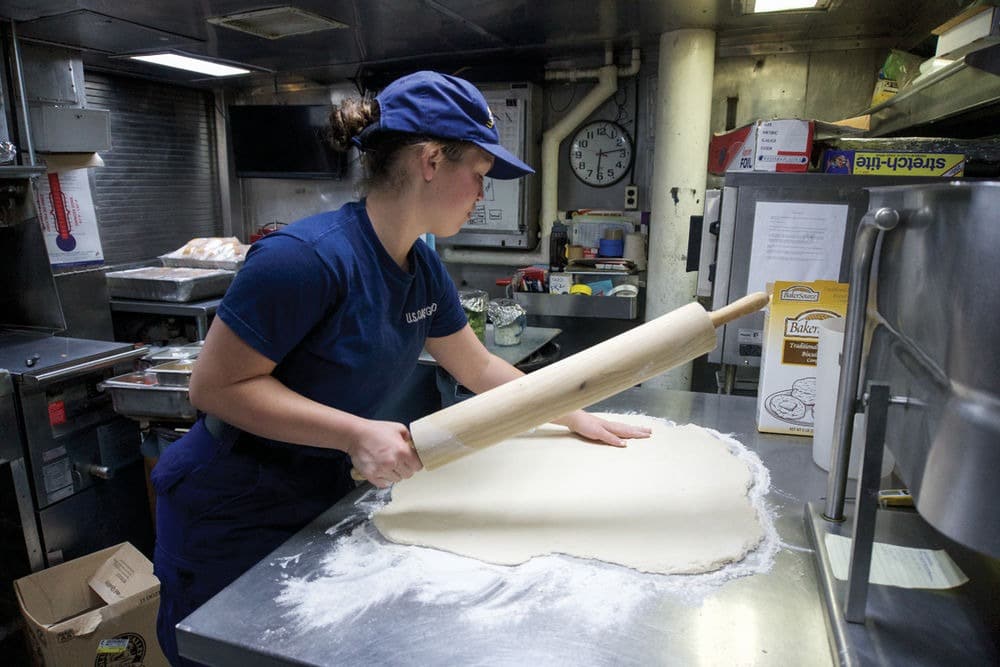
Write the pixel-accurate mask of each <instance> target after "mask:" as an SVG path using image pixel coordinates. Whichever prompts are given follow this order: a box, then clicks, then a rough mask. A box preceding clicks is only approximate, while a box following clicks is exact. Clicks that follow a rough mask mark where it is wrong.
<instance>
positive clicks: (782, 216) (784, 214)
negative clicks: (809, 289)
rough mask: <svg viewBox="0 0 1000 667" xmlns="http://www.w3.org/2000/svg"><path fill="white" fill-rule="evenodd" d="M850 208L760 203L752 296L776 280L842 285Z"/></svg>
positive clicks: (756, 216)
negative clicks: (827, 282)
mask: <svg viewBox="0 0 1000 667" xmlns="http://www.w3.org/2000/svg"><path fill="white" fill-rule="evenodd" d="M846 231H847V205H846V204H811V203H807V202H757V207H756V209H755V210H754V222H753V245H752V247H751V249H750V276H749V278H748V280H747V294H750V293H752V292H766V291H767V283H769V282H774V281H775V280H792V281H800V280H801V281H803V282H808V281H813V280H838V279H839V278H840V258H841V255H842V254H843V251H844V234H845V232H846Z"/></svg>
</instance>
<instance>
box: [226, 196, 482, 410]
mask: <svg viewBox="0 0 1000 667" xmlns="http://www.w3.org/2000/svg"><path fill="white" fill-rule="evenodd" d="M217 316H218V317H221V318H222V320H223V321H224V322H225V323H226V324H227V325H228V326H229V328H230V329H232V330H233V331H234V332H235V333H236V335H237V336H239V337H240V338H241V339H242V340H243V341H244V342H246V343H247V344H248V345H250V346H251V347H253V348H254V349H255V350H257V351H258V352H260V353H261V354H263V355H264V356H266V357H267V358H268V359H270V360H272V361H274V362H275V363H276V364H277V366H276V367H275V369H274V371H273V375H274V376H275V377H276V378H277V379H279V380H280V381H281V382H282V383H284V384H285V385H286V386H288V387H289V388H290V389H292V390H294V391H296V392H298V393H300V394H302V395H304V396H306V397H308V398H311V399H313V400H315V401H318V402H320V403H323V404H325V405H329V406H332V407H335V408H338V409H340V410H344V411H346V412H350V413H352V414H356V415H358V416H361V417H365V418H371V417H372V416H373V415H374V414H375V413H376V411H377V410H378V407H379V404H380V402H381V401H382V400H383V399H384V398H385V397H386V395H388V394H389V392H390V390H392V389H393V388H395V387H398V386H399V384H400V383H401V382H402V380H403V379H405V378H406V377H407V376H408V375H409V374H410V372H411V371H412V370H413V369H414V367H415V365H416V363H417V358H418V357H419V355H420V351H421V350H422V349H423V345H424V342H425V340H426V339H427V338H428V337H440V336H447V335H450V334H453V333H455V332H456V331H458V330H460V329H461V328H462V327H464V326H465V324H466V317H465V312H464V311H463V310H462V305H461V303H460V302H459V299H458V293H457V291H456V289H455V285H454V283H453V282H452V280H451V277H450V276H449V275H448V273H447V271H446V270H445V267H444V265H443V264H442V262H441V260H440V258H439V257H438V256H437V254H436V253H435V252H434V251H432V250H431V249H430V248H428V247H427V245H426V244H424V242H423V241H421V240H417V242H416V243H415V244H414V245H413V248H412V249H411V250H410V253H409V271H405V270H403V269H402V268H401V267H400V266H399V265H398V264H396V262H395V261H394V260H393V259H392V257H390V256H389V253H388V252H387V251H386V250H385V248H384V247H383V246H382V243H381V242H380V241H379V239H378V237H377V236H376V235H375V230H374V228H373V227H372V224H371V220H369V218H368V214H367V212H366V211H365V207H364V202H353V203H350V204H346V205H345V206H343V207H341V208H340V209H338V210H336V211H330V212H327V213H321V214H319V215H315V216H312V217H309V218H305V219H304V220H300V221H298V222H296V223H294V224H291V225H289V226H287V227H284V228H282V229H281V230H279V231H277V232H273V233H271V234H268V235H267V236H265V237H264V238H262V239H261V240H259V241H257V242H256V243H255V244H254V245H253V247H252V248H251V249H250V251H249V252H248V253H247V258H246V263H245V264H244V266H243V268H242V269H241V270H240V271H239V273H237V274H236V278H235V280H234V281H233V284H232V285H231V286H230V288H229V290H228V291H227V292H226V295H225V297H224V298H223V300H222V303H221V304H220V306H219V309H218V312H217Z"/></svg>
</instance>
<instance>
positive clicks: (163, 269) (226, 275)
mask: <svg viewBox="0 0 1000 667" xmlns="http://www.w3.org/2000/svg"><path fill="white" fill-rule="evenodd" d="M105 275H106V276H107V281H108V293H109V294H110V295H111V296H113V297H118V298H122V299H143V300H147V301H174V302H185V301H195V300H198V299H207V298H209V297H213V296H219V295H221V294H225V292H226V289H227V288H228V287H229V283H231V282H232V281H233V276H235V275H236V274H235V273H234V272H233V271H223V270H221V269H191V268H184V267H169V266H149V267H145V268H140V269H128V270H126V271H110V272H108V273H107V274H105Z"/></svg>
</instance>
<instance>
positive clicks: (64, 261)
mask: <svg viewBox="0 0 1000 667" xmlns="http://www.w3.org/2000/svg"><path fill="white" fill-rule="evenodd" d="M35 207H36V209H37V210H38V220H39V222H40V224H41V226H42V233H43V235H44V236H45V248H46V249H47V250H48V252H49V262H50V263H51V264H52V265H53V266H66V265H83V264H100V263H101V262H103V261H104V251H103V250H102V249H101V236H100V233H99V232H98V229H97V213H96V212H95V211H94V200H93V197H92V196H91V194H90V179H89V178H88V174H87V170H86V169H68V170H65V171H51V172H49V173H48V174H46V175H45V176H44V177H42V178H38V179H35Z"/></svg>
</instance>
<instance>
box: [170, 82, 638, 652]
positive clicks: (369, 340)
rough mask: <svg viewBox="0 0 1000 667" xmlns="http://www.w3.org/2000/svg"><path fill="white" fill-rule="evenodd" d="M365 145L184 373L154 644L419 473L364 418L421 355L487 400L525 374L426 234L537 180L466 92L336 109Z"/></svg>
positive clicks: (394, 441) (382, 99) (412, 86)
mask: <svg viewBox="0 0 1000 667" xmlns="http://www.w3.org/2000/svg"><path fill="white" fill-rule="evenodd" d="M330 140H331V143H332V144H334V145H335V147H337V148H339V149H341V150H347V149H348V148H350V147H351V145H352V144H353V145H356V146H358V147H360V148H361V150H362V155H363V161H364V163H365V165H366V167H367V170H368V182H367V191H368V194H367V197H366V198H365V199H362V200H361V201H359V202H353V203H350V204H347V205H345V206H343V207H342V208H340V209H339V210H336V211H331V212H327V213H322V214H320V215H316V216H313V217H310V218H306V219H305V220H301V221H299V222H297V223H295V224H293V225H289V226H287V227H285V228H283V229H282V230H280V231H278V232H275V233H272V234H269V235H268V236H266V237H265V238H264V239H262V240H260V241H258V242H257V243H256V244H254V246H253V247H252V248H251V250H250V252H249V254H248V256H247V259H246V263H245V265H244V267H243V269H242V270H241V271H240V272H239V274H237V276H236V279H235V281H234V282H233V284H232V286H231V287H230V289H229V291H228V292H227V294H226V296H225V298H224V299H223V301H222V304H221V305H220V306H219V309H218V312H217V316H216V318H215V321H214V322H213V323H212V327H211V329H210V330H209V332H208V336H207V338H206V339H205V345H204V349H203V351H202V354H201V356H200V357H199V359H198V363H197V366H196V369H195V372H194V374H193V376H192V378H191V392H190V394H191V401H192V402H193V403H194V405H196V406H197V407H198V409H199V410H201V411H202V412H204V413H205V417H204V418H203V419H201V420H199V421H198V422H197V423H196V424H195V426H194V427H193V428H192V429H191V431H190V433H189V434H187V435H186V436H185V437H184V438H182V439H181V440H179V441H177V442H176V443H174V444H173V445H171V446H170V448H169V449H168V450H167V451H166V452H165V453H164V454H163V456H162V457H161V458H160V460H159V462H158V463H157V465H156V468H155V469H154V471H153V473H152V479H153V484H154V485H155V488H156V491H157V545H156V555H155V566H156V574H157V576H159V578H160V581H161V604H160V616H159V619H158V634H159V638H160V644H161V646H162V648H163V650H164V653H166V654H167V656H168V658H170V660H171V661H172V662H174V663H179V662H180V659H179V657H178V656H177V650H176V640H175V638H174V626H175V625H176V623H177V622H179V621H180V620H181V619H183V618H184V617H185V616H187V615H188V614H189V613H190V612H192V611H194V609H196V608H197V607H198V606H200V605H201V604H202V603H204V602H205V601H207V600H208V599H209V598H210V597H211V596H213V595H214V594H215V593H217V592H218V591H219V590H221V589H222V588H224V587H225V586H226V585H227V584H229V583H230V582H231V581H233V580H234V579H235V578H236V577H237V576H239V575H240V574H242V573H243V572H244V571H246V570H247V569H248V568H250V566H252V565H253V564H255V563H256V562H258V561H259V560H260V559H262V558H263V557H264V556H266V555H267V554H268V553H269V552H271V551H272V550H273V549H275V548H276V547H277V546H278V545H280V544H281V543H282V542H283V541H285V540H286V539H287V538H288V537H290V536H291V535H292V534H293V533H295V532H297V531H298V530H299V529H301V528H302V527H303V526H304V525H305V524H306V523H308V522H309V521H310V520H312V519H313V518H315V517H316V516H317V515H318V514H319V513H320V512H322V511H324V510H326V509H328V508H329V507H330V506H331V505H332V504H333V503H335V502H336V501H337V500H338V499H340V498H341V497H343V496H344V495H345V494H346V493H347V492H348V491H350V490H351V489H352V488H354V483H353V482H352V480H351V477H350V470H351V467H352V465H353V467H354V468H356V469H357V470H358V471H359V472H360V473H361V474H362V475H364V476H365V477H366V478H367V479H368V480H369V481H370V482H371V483H373V484H374V485H375V486H378V487H380V488H383V487H386V486H388V485H390V484H392V483H393V482H398V481H400V480H401V479H405V478H407V477H410V476H411V475H413V474H414V473H415V472H416V471H418V470H420V467H421V464H420V459H419V458H418V457H417V455H416V453H415V452H414V450H413V449H412V448H411V447H410V442H409V439H408V431H407V428H406V426H404V425H403V424H398V423H393V422H387V421H376V420H373V419H372V416H373V415H374V414H375V412H376V410H377V408H378V407H379V403H380V401H381V400H382V399H383V398H384V397H386V396H387V394H389V393H390V390H391V389H392V388H393V387H395V386H397V385H398V384H399V383H400V382H401V381H402V380H403V379H404V378H405V377H406V376H407V375H408V374H409V373H410V372H411V371H412V370H413V369H414V367H415V365H416V362H417V357H418V356H419V354H420V351H421V349H422V348H425V347H426V349H427V351H428V352H430V353H431V354H432V355H433V356H434V358H435V359H436V360H437V362H438V363H439V364H440V365H441V366H442V367H443V368H444V369H445V370H447V371H448V372H449V373H451V375H453V376H454V377H455V378H456V379H457V380H458V381H459V382H460V383H461V384H462V385H464V386H466V387H468V388H469V389H471V390H472V391H475V392H481V391H484V390H486V389H490V388H492V387H495V386H497V385H499V384H502V383H504V382H507V381H508V380H511V379H513V378H516V377H519V376H520V375H522V373H521V372H520V371H518V370H517V369H515V368H514V367H513V366H511V365H510V364H508V363H506V362H504V361H503V360H501V359H500V358H498V357H496V356H493V355H492V354H490V353H489V352H488V351H487V350H486V348H485V347H484V346H483V345H482V343H480V342H479V339H478V338H476V336H475V334H474V333H473V332H472V329H471V328H470V327H469V325H468V323H467V321H466V317H465V314H464V311H463V310H462V307H461V304H460V303H459V300H458V295H457V292H456V290H455V287H454V284H453V283H452V281H451V279H450V277H449V276H448V274H447V272H446V270H445V268H444V266H443V264H442V263H441V261H440V259H439V258H438V257H437V255H436V254H435V253H434V252H433V251H431V250H430V249H429V248H428V247H427V246H426V245H425V244H424V243H423V242H422V241H420V240H419V237H420V235H421V234H424V233H428V232H429V233H432V234H435V235H438V236H451V235H453V234H455V233H456V232H458V230H459V229H460V228H461V226H462V224H463V223H464V222H465V221H466V220H468V219H469V217H470V216H471V214H472V210H473V207H474V206H475V204H476V202H477V201H478V200H479V199H481V198H482V196H483V179H484V178H485V177H487V176H489V177H491V178H499V179H511V178H518V177H520V176H523V175H525V174H528V173H532V169H531V168H530V167H528V166H527V165H526V164H524V163H523V162H521V161H520V160H518V159H517V158H516V157H514V156H513V155H511V154H510V153H509V152H508V151H506V150H505V149H504V148H503V147H501V146H500V143H499V135H498V133H497V130H496V128H495V127H494V125H493V116H492V114H491V112H490V110H489V107H488V106H487V104H486V101H485V99H484V98H483V96H482V94H481V93H480V92H479V91H478V90H477V89H476V88H475V87H474V86H472V85H471V84H469V83H467V82H466V81H463V80H461V79H457V78H454V77H450V76H446V75H442V74H437V73H434V72H418V73H416V74H412V75H409V76H406V77H403V78H401V79H399V80H397V81H395V82H394V83H392V84H391V85H389V86H388V87H387V88H386V89H385V90H384V91H383V92H382V93H381V94H380V95H379V96H378V97H377V98H376V99H375V100H371V99H360V100H348V101H347V102H345V103H343V104H342V105H340V106H339V107H337V108H335V109H334V110H333V112H332V113H331V116H330ZM559 423H561V424H564V425H566V426H568V427H569V428H571V429H572V430H573V431H575V432H576V433H578V434H580V435H582V436H584V437H586V438H588V439H591V440H594V441H597V442H602V443H606V444H609V445H614V446H623V445H624V444H625V443H624V441H623V438H633V437H645V436H647V435H648V432H646V431H644V430H641V429H636V428H635V427H632V426H628V425H625V424H619V423H614V422H608V421H605V420H602V419H599V418H597V417H595V416H593V415H590V414H587V413H586V412H583V411H577V412H573V413H571V414H569V415H566V416H565V417H563V418H562V419H560V420H559Z"/></svg>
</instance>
